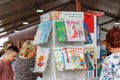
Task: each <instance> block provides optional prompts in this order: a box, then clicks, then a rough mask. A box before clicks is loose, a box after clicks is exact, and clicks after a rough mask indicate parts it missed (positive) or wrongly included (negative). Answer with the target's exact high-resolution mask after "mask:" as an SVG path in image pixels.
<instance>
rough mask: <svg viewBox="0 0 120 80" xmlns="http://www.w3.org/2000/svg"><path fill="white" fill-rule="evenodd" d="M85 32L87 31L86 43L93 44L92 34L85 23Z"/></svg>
mask: <svg viewBox="0 0 120 80" xmlns="http://www.w3.org/2000/svg"><path fill="white" fill-rule="evenodd" d="M84 33H85V39H86V40H85V42H84V43H85V44H91V43H92V38H91V35H90V32H89V30H88V27H87V25H86V24H85V23H84Z"/></svg>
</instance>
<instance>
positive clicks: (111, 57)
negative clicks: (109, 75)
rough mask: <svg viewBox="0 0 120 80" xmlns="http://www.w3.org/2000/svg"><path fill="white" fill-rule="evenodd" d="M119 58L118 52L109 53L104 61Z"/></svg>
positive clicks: (117, 59) (112, 60)
mask: <svg viewBox="0 0 120 80" xmlns="http://www.w3.org/2000/svg"><path fill="white" fill-rule="evenodd" d="M119 60H120V54H111V55H109V56H107V57H106V58H105V60H104V61H105V62H108V61H109V62H114V61H115V62H116V61H119Z"/></svg>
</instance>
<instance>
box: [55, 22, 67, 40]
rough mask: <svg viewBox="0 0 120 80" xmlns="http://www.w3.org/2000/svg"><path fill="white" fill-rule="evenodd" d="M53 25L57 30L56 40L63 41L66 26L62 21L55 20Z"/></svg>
mask: <svg viewBox="0 0 120 80" xmlns="http://www.w3.org/2000/svg"><path fill="white" fill-rule="evenodd" d="M55 27H56V31H57V37H58V41H60V42H65V41H66V28H65V23H64V21H55Z"/></svg>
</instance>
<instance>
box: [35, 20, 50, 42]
mask: <svg viewBox="0 0 120 80" xmlns="http://www.w3.org/2000/svg"><path fill="white" fill-rule="evenodd" d="M51 27H52V21H51V20H49V21H46V22H42V23H40V24H39V25H38V29H37V32H36V35H35V38H34V44H42V43H47V41H48V37H49V34H50V31H51Z"/></svg>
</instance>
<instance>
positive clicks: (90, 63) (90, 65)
mask: <svg viewBox="0 0 120 80" xmlns="http://www.w3.org/2000/svg"><path fill="white" fill-rule="evenodd" d="M85 58H86V63H87V67H88V70H93V69H94V64H93V62H92V58H91V56H90V54H89V53H88V52H87V53H85Z"/></svg>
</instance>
